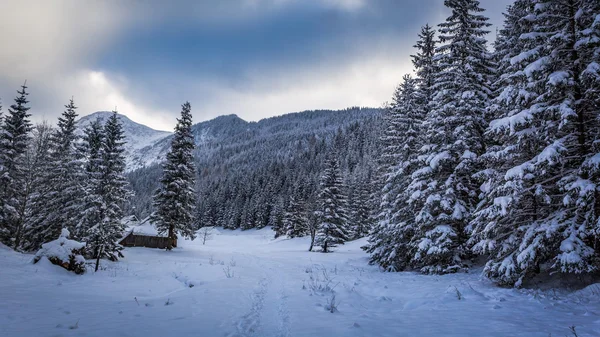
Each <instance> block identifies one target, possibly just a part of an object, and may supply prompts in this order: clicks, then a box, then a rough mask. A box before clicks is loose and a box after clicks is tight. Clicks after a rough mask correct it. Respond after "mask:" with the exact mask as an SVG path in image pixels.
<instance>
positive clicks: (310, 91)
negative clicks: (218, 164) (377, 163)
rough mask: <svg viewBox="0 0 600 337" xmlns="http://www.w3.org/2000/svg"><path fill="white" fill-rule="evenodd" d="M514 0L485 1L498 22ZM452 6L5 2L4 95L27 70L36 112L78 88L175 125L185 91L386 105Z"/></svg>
mask: <svg viewBox="0 0 600 337" xmlns="http://www.w3.org/2000/svg"><path fill="white" fill-rule="evenodd" d="M509 2H510V1H509V0H482V5H483V7H486V6H490V8H491V9H493V10H494V11H495V12H496V13H495V14H494V13H492V12H488V14H489V15H492V14H494V15H493V16H494V23H499V22H500V21H501V16H500V15H499V13H498V11H499V10H500V9H503V8H504V7H505V5H506V4H507V3H509ZM446 16H447V12H446V11H445V10H444V8H443V6H442V1H439V0H422V1H419V2H416V1H395V0H372V1H371V0H369V1H367V0H318V1H304V0H223V1H218V2H215V1H191V0H179V1H174V2H165V1H161V0H146V1H129V2H125V1H117V0H106V1H77V0H55V1H45V0H37V1H36V0H21V1H17V0H14V1H12V0H10V1H0V41H2V42H3V51H2V52H1V53H0V73H1V74H2V76H1V77H0V96H2V98H3V103H4V104H3V105H4V106H7V105H8V104H9V103H10V102H9V101H10V100H12V98H13V97H14V95H15V90H16V89H17V88H18V86H19V85H20V84H22V83H23V80H24V79H27V80H28V85H29V87H30V91H31V95H30V99H31V105H32V110H31V112H32V114H33V117H34V120H36V121H40V120H43V119H47V120H49V121H51V122H53V121H54V120H55V118H56V117H57V116H58V115H59V114H60V113H61V112H62V110H63V106H64V104H65V103H66V102H67V101H68V99H69V98H70V97H71V96H74V97H75V101H76V104H77V105H78V106H79V107H80V109H79V112H80V114H82V115H84V114H88V113H91V112H94V111H97V110H111V109H113V108H114V107H115V106H116V107H117V108H118V110H119V111H120V112H122V113H125V114H126V115H128V116H129V117H130V118H131V119H133V120H135V121H138V122H141V123H144V124H147V125H149V126H151V127H154V128H159V129H167V130H168V129H171V128H172V126H173V124H174V122H175V117H176V116H177V115H178V113H179V108H180V104H181V103H182V102H184V101H185V100H189V101H191V103H192V105H193V111H194V116H195V121H201V120H205V119H208V118H211V117H215V116H217V115H220V114H228V113H237V114H239V115H240V116H241V117H243V118H245V119H248V120H258V119H260V118H263V117H269V116H272V115H278V114H283V113H287V112H291V111H301V110H306V109H319V108H331V109H336V108H344V107H347V106H352V105H361V106H380V105H381V104H382V102H383V101H385V100H388V99H389V97H390V96H391V93H392V91H393V89H394V87H395V85H396V84H397V83H398V82H399V81H400V79H401V76H402V75H403V74H404V73H407V72H410V71H411V64H410V58H409V55H410V53H411V52H412V48H411V46H412V45H413V44H414V40H415V38H416V33H417V31H418V29H419V27H420V26H421V25H422V24H425V23H427V22H429V23H430V24H432V25H435V24H436V23H438V22H440V21H441V20H443V19H444V18H445V17H446ZM492 35H493V34H492Z"/></svg>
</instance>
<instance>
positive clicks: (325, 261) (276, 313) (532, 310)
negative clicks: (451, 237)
mask: <svg viewBox="0 0 600 337" xmlns="http://www.w3.org/2000/svg"><path fill="white" fill-rule="evenodd" d="M272 238H273V232H272V231H271V229H269V228H265V229H261V230H248V231H239V230H236V231H230V230H223V229H220V228H217V229H215V233H214V235H213V237H212V239H211V240H208V241H206V244H205V245H203V244H202V240H200V239H196V240H194V241H188V240H183V239H180V240H179V247H178V248H175V249H174V250H173V251H171V252H166V251H164V250H160V249H148V248H126V249H125V250H124V252H123V253H124V255H125V258H124V259H122V260H120V261H119V262H109V261H106V260H102V264H101V268H100V270H99V271H98V272H96V273H94V272H93V269H91V270H90V271H89V272H88V273H86V274H84V275H75V274H73V273H69V272H67V271H66V270H64V269H62V268H60V267H58V266H55V265H52V264H50V263H49V262H47V261H46V260H42V262H40V263H38V264H35V265H34V264H32V263H31V259H32V255H28V254H20V253H17V252H14V251H12V250H10V249H3V247H2V246H1V245H0V263H2V271H1V272H0V275H1V276H0V279H1V280H2V282H0V303H1V305H0V336H7V337H8V336H10V337H21V336H23V337H26V336H27V337H29V336H89V337H93V336H103V337H104V336H144V337H154V336H161V337H163V336H207V337H212V336H265V337H266V336H288V337H291V336H294V337H299V336H306V337H309V336H310V337H319V336H326V337H334V336H352V337H363V336H364V337H366V336H369V337H370V336H390V337H391V336H419V337H434V336H435V337H438V336H457V337H458V336H498V337H505V336H524V337H525V336H527V337H533V336H539V337H547V336H573V334H572V333H571V332H570V331H569V327H570V326H575V327H576V331H577V335H578V336H580V337H591V336H600V324H599V323H600V316H599V315H600V302H599V301H598V284H596V285H591V286H589V287H588V288H585V289H582V290H579V291H572V290H565V289H556V290H555V291H554V290H545V291H543V290H528V289H522V290H518V289H505V288H498V287H495V286H494V285H492V284H491V283H490V282H489V281H487V280H485V279H481V277H480V274H479V273H477V272H476V271H474V272H473V273H468V274H465V273H457V274H451V275H442V276H440V275H421V274H418V273H411V272H402V273H384V272H381V271H380V270H379V269H378V268H377V267H376V266H372V265H369V263H368V256H367V254H366V253H365V252H363V251H362V250H361V249H360V246H361V245H364V244H365V239H361V240H357V241H353V242H349V243H347V244H346V245H344V246H340V247H338V248H336V251H335V252H334V253H331V254H322V253H318V252H313V253H311V252H308V251H307V247H308V244H309V242H308V238H296V239H286V238H283V237H280V238H278V239H275V240H273V239H272ZM331 302H334V307H333V310H332V308H331V306H330V305H331ZM331 311H333V313H332V312H331Z"/></svg>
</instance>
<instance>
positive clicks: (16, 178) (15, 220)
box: [0, 84, 32, 248]
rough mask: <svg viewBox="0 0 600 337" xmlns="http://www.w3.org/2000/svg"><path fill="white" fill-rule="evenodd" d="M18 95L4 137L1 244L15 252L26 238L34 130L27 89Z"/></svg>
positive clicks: (1, 150) (0, 187) (0, 146)
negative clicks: (28, 161)
mask: <svg viewBox="0 0 600 337" xmlns="http://www.w3.org/2000/svg"><path fill="white" fill-rule="evenodd" d="M17 93H18V96H17V97H16V98H15V103H14V104H12V105H11V106H10V108H9V109H8V114H7V115H6V116H5V117H4V123H3V124H2V134H0V137H1V138H0V156H2V158H0V163H2V165H1V166H2V172H0V241H1V242H3V243H5V244H7V245H10V246H13V247H15V248H16V247H18V246H19V239H20V237H21V234H22V233H21V232H22V227H23V220H24V219H23V218H22V216H20V214H21V215H22V214H23V212H22V210H23V208H24V207H25V205H26V196H25V194H26V193H25V192H26V191H25V179H26V170H25V167H24V161H25V154H26V151H27V146H28V142H29V139H30V132H31V130H32V125H31V122H30V121H29V117H30V116H31V115H30V114H29V112H28V111H29V107H28V106H27V103H29V101H28V100H27V95H29V93H28V92H27V86H26V85H25V84H23V85H22V86H21V89H20V90H18V91H17Z"/></svg>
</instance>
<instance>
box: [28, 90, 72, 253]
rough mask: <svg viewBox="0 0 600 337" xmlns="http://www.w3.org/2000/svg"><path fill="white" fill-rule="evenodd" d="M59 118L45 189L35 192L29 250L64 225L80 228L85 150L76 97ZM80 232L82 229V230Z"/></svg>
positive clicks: (49, 239)
mask: <svg viewBox="0 0 600 337" xmlns="http://www.w3.org/2000/svg"><path fill="white" fill-rule="evenodd" d="M65 108H66V110H65V111H64V112H63V114H62V116H61V117H59V119H58V128H57V130H56V131H55V132H54V133H53V134H52V137H51V144H50V145H51V153H52V156H51V157H50V158H49V159H48V163H46V168H45V170H43V171H42V172H39V175H40V176H43V177H44V185H46V186H45V190H44V191H43V192H42V193H38V194H37V195H36V196H35V199H34V201H33V205H32V208H33V210H32V215H31V221H30V223H29V225H28V226H27V228H26V235H25V236H27V238H28V244H27V246H26V247H24V248H25V249H27V250H36V249H39V247H40V246H41V245H42V244H43V243H45V242H49V241H52V240H53V239H54V238H56V237H57V236H58V235H59V234H60V231H61V230H62V228H67V229H68V230H69V231H70V232H72V233H77V232H76V227H77V224H78V222H79V212H80V206H81V200H82V198H83V188H82V186H83V183H84V181H83V179H84V172H83V163H82V157H83V154H82V151H81V148H80V146H79V145H78V143H77V140H78V136H77V135H76V134H75V130H76V119H77V113H76V109H77V107H76V106H75V104H74V102H73V100H72V99H71V100H70V102H69V104H68V105H66V106H65ZM79 234H80V233H79Z"/></svg>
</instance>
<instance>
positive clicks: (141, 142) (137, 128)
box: [77, 111, 172, 170]
mask: <svg viewBox="0 0 600 337" xmlns="http://www.w3.org/2000/svg"><path fill="white" fill-rule="evenodd" d="M112 114H113V112H112V111H96V112H94V113H92V114H89V115H86V116H83V117H81V118H80V119H79V120H78V121H77V128H78V129H79V132H80V133H83V130H84V129H85V127H87V126H88V125H89V124H90V123H92V122H93V121H95V120H96V119H100V121H101V122H102V123H104V122H106V120H107V119H108V118H109V117H110V116H112ZM117 118H118V119H119V121H120V122H121V125H122V126H123V133H124V135H125V141H126V143H125V152H126V154H125V156H126V159H127V169H128V170H134V169H136V168H140V167H144V166H146V165H148V164H150V163H153V162H156V161H159V160H160V158H157V155H156V154H150V153H145V156H140V155H139V153H140V151H141V150H142V149H144V148H147V147H153V145H155V144H156V143H157V142H158V141H160V140H161V139H164V138H166V137H169V136H170V135H171V134H172V133H171V132H168V131H160V130H154V129H152V128H150V127H148V126H146V125H143V124H139V123H136V122H134V121H132V120H131V119H129V117H127V116H126V115H124V114H120V113H117ZM149 150H150V149H149ZM156 151H158V150H156Z"/></svg>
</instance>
